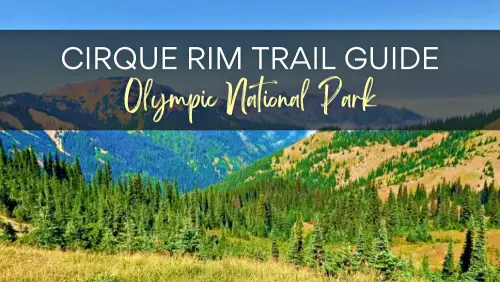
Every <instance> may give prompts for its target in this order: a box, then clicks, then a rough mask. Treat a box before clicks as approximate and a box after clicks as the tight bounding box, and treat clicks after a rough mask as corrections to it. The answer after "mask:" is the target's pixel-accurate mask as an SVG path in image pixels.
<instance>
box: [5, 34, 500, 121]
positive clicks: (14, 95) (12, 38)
mask: <svg viewBox="0 0 500 282" xmlns="http://www.w3.org/2000/svg"><path fill="white" fill-rule="evenodd" d="M499 50H500V32H498V31H0V79H1V84H0V94H1V96H0V128H1V129H27V130H32V129H46V130H60V129H65V130H94V129H106V130H113V129H116V130H161V129H163V130H212V129H213V130H215V129H216V130H243V129H245V130H246V129H274V130H278V129H307V130H318V129H325V128H340V129H390V128H410V129H417V128H422V126H423V125H425V126H426V127H432V128H439V129H480V128H488V129H497V128H499V127H500V122H498V121H497V119H499V118H500V111H498V110H497V109H498V108H500V99H498V98H499V97H500V96H499V95H500V87H499V81H500V79H499V78H498V73H499V72H498V67H499V66H500V55H499V54H498V52H499Z"/></svg>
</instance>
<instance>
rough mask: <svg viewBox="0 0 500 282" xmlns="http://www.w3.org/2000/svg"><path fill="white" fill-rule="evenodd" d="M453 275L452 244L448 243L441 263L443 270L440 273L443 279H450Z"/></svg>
mask: <svg viewBox="0 0 500 282" xmlns="http://www.w3.org/2000/svg"><path fill="white" fill-rule="evenodd" d="M454 273H455V263H454V261H453V242H452V241H451V240H449V241H448V250H447V252H446V256H445V258H444V262H443V270H442V271H441V274H442V277H443V279H445V280H446V279H449V278H451V277H452V276H453V275H454Z"/></svg>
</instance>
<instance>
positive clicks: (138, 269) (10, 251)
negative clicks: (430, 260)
mask: <svg viewBox="0 0 500 282" xmlns="http://www.w3.org/2000/svg"><path fill="white" fill-rule="evenodd" d="M0 270H1V272H0V281H2V282H3V281H36V282H58V281H86V282H90V281H92V282H98V281H99V282H115V281H207V282H209V281H216V282H222V281H228V282H229V281H258V282H265V281H308V282H316V281H317V282H320V281H346V279H348V280H349V281H378V277H377V275H376V274H374V273H363V274H362V273H357V274H356V275H354V276H350V277H348V278H347V277H343V276H341V277H336V278H328V277H326V276H324V275H321V274H319V273H317V272H314V271H312V270H310V269H306V268H301V269H296V268H295V267H294V266H292V265H290V264H286V263H282V262H274V261H266V262H260V261H256V260H248V259H238V258H227V259H223V260H220V261H200V260H196V259H193V258H191V257H181V256H179V257H172V256H166V255H159V254H133V255H129V254H115V255H106V254H101V253H93V252H85V251H76V252H61V251H56V250H42V249H36V248H32V247H26V246H17V245H0ZM415 281H418V280H415Z"/></svg>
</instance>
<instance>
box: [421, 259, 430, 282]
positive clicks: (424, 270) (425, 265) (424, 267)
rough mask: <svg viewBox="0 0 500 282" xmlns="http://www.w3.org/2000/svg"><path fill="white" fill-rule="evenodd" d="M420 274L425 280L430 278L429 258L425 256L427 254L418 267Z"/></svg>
mask: <svg viewBox="0 0 500 282" xmlns="http://www.w3.org/2000/svg"><path fill="white" fill-rule="evenodd" d="M420 273H421V274H422V276H424V277H426V278H430V277H431V268H430V266H429V257H428V256H427V254H425V255H424V257H423V258H422V264H421V266H420Z"/></svg>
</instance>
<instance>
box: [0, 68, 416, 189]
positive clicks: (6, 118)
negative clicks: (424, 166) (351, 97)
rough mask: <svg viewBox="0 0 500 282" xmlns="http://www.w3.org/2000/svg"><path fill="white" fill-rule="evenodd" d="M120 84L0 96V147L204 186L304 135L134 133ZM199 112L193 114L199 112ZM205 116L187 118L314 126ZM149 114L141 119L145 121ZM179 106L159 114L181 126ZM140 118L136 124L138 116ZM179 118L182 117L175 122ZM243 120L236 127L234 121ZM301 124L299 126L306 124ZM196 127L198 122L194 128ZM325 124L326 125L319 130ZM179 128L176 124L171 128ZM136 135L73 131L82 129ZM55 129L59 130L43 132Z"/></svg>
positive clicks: (363, 119) (101, 82) (398, 117)
mask: <svg viewBox="0 0 500 282" xmlns="http://www.w3.org/2000/svg"><path fill="white" fill-rule="evenodd" d="M127 82H128V78H126V77H109V78H102V79H97V80H94V81H88V82H83V83H76V84H68V85H65V86H63V87H61V88H59V89H56V90H53V91H50V92H48V93H44V94H42V95H38V94H33V93H19V94H10V95H5V96H2V97H0V129H1V128H4V129H30V130H4V131H2V133H1V134H0V139H1V140H2V141H3V143H4V146H6V147H7V148H11V147H12V146H13V145H16V146H17V147H18V148H25V147H28V146H33V147H34V148H35V150H36V152H37V153H38V154H39V155H38V158H39V160H41V159H42V158H43V155H45V154H47V153H51V152H58V153H59V155H60V156H59V157H60V158H64V159H68V160H74V159H76V158H79V161H80V164H81V166H82V169H83V171H84V173H85V175H86V176H87V177H90V175H92V174H93V173H94V172H95V171H96V169H97V167H99V166H102V165H103V164H104V163H105V162H106V161H108V162H109V163H110V164H111V166H112V167H113V170H114V174H115V175H116V176H119V175H123V174H127V173H131V172H136V171H139V172H142V173H145V174H148V175H150V176H153V177H157V178H170V179H172V178H176V179H177V181H178V182H179V184H180V185H181V187H192V186H193V184H196V185H198V186H203V187H204V186H207V185H209V184H212V183H215V182H217V181H219V180H221V179H223V178H224V177H225V176H226V175H227V174H230V173H232V172H234V171H236V170H238V169H240V168H242V167H245V166H247V165H249V164H251V163H253V162H254V161H255V160H257V159H259V158H262V157H265V156H267V155H269V154H271V153H273V152H275V151H276V150H279V149H282V148H284V147H286V146H288V145H291V144H293V143H294V142H296V141H298V140H300V139H301V138H303V137H304V136H306V134H307V132H306V131H286V130H275V131H265V130H260V131H220V130H219V131H188V130H185V131H164V130H151V131H147V130H141V129H142V128H151V125H147V124H144V123H143V122H145V121H151V120H152V118H144V119H142V118H141V116H140V115H130V114H126V112H125V109H124V106H123V105H124V104H123V103H124V102H123V101H124V100H123V97H124V91H125V87H126V84H127ZM151 93H152V94H155V93H156V94H158V93H175V94H176V95H181V94H179V93H176V92H175V91H174V90H173V89H171V88H170V87H168V86H164V85H160V84H156V83H155V84H153V86H152V90H151ZM311 97H312V98H311V99H313V100H314V99H316V100H317V101H315V102H314V101H312V100H311V103H309V104H308V105H320V104H321V103H320V101H319V96H318V97H314V96H311ZM204 110H205V109H202V110H201V111H204ZM206 111H216V113H214V112H210V113H209V114H207V113H205V114H207V115H204V113H200V112H199V111H197V113H195V114H194V116H195V118H196V117H200V115H201V117H205V116H210V117H211V118H210V119H208V120H203V122H207V123H210V124H211V125H212V126H213V127H214V128H218V127H219V126H221V127H224V126H225V125H227V124H226V122H229V123H231V122H235V121H236V120H237V121H238V122H240V123H242V122H246V123H248V124H255V123H259V122H263V121H262V120H255V118H256V117H262V118H264V121H265V120H272V121H274V122H276V123H280V124H287V123H288V124H290V123H294V124H295V125H297V126H299V127H304V126H305V127H307V125H308V124H307V122H309V123H311V122H312V123H316V124H320V123H321V122H322V115H323V114H322V112H320V111H315V110H314V109H308V110H307V111H305V112H302V113H300V115H295V116H294V115H291V113H290V112H288V111H278V112H269V111H268V112H263V113H262V115H252V114H250V113H249V115H248V116H245V115H241V113H235V115H234V117H232V119H230V118H228V117H227V116H224V114H223V113H225V111H224V110H223V109H221V108H219V107H216V108H214V109H206ZM332 111H333V114H331V116H329V117H328V119H329V121H331V122H334V123H343V124H349V125H352V124H355V125H359V126H377V125H379V124H405V123H407V122H414V121H421V120H422V117H421V116H419V115H418V114H415V113H413V112H411V111H408V110H405V109H395V108H391V107H386V106H381V107H377V108H376V110H375V111H376V112H374V111H370V113H362V114H359V113H357V112H356V111H350V112H349V111H347V110H346V109H342V108H335V109H333V108H332ZM153 113H154V112H153V111H148V112H146V113H143V114H144V116H145V115H153ZM185 114H186V110H185V108H183V107H176V108H174V109H171V110H170V111H168V112H167V113H165V116H166V119H167V120H168V121H169V122H174V123H183V122H187V119H186V118H185V117H182V115H185ZM144 116H142V117H144ZM181 117H182V118H181ZM242 120H244V121H242ZM306 121H307V122H306ZM199 122H201V121H199ZM327 124H328V123H327ZM176 126H177V127H182V126H183V124H176ZM129 127H132V128H135V129H136V130H128V131H125V130H78V129H82V128H83V129H85V128H96V129H99V128H101V129H110V128H112V129H118V128H129ZM47 129H59V130H47Z"/></svg>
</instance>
